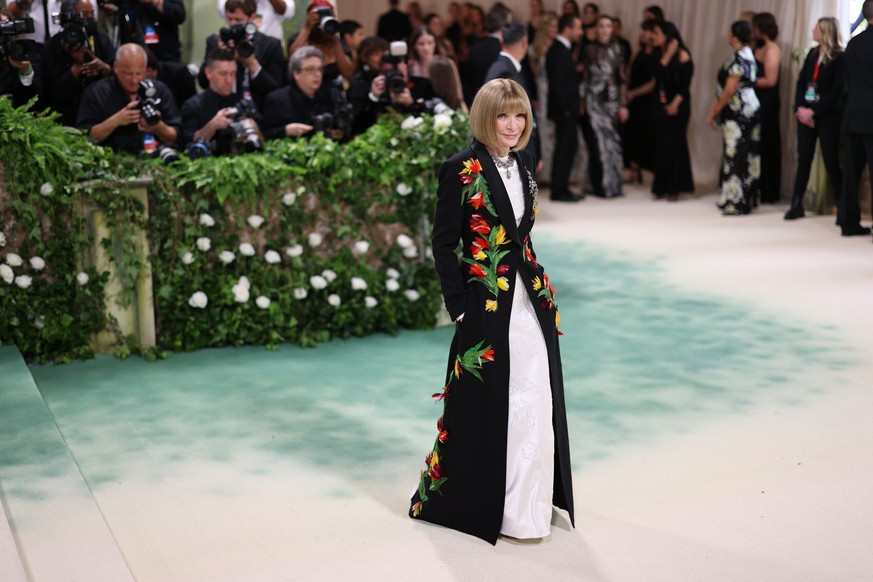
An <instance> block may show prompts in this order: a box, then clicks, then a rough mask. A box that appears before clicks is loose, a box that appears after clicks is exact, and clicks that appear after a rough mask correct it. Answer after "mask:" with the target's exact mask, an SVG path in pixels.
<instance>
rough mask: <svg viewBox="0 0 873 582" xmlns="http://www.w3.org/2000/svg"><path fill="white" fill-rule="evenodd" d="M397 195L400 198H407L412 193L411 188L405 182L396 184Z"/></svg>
mask: <svg viewBox="0 0 873 582" xmlns="http://www.w3.org/2000/svg"><path fill="white" fill-rule="evenodd" d="M397 193H398V194H400V195H401V196H408V195H409V194H411V193H412V187H411V186H409V185H408V184H407V183H406V182H400V183H399V184H397Z"/></svg>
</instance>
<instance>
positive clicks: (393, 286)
mask: <svg viewBox="0 0 873 582" xmlns="http://www.w3.org/2000/svg"><path fill="white" fill-rule="evenodd" d="M385 288H386V289H388V290H389V291H391V292H392V293H394V292H395V291H399V290H400V283H398V282H397V281H395V280H394V279H388V280H387V281H385Z"/></svg>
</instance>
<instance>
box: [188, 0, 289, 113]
mask: <svg viewBox="0 0 873 582" xmlns="http://www.w3.org/2000/svg"><path fill="white" fill-rule="evenodd" d="M224 13H225V17H226V21H227V26H228V28H231V27H233V26H234V25H240V24H246V23H249V22H253V23H254V22H255V17H256V16H257V4H256V3H255V0H227V2H226V3H225V5H224ZM247 40H248V41H251V43H252V44H253V45H254V49H255V50H254V54H251V55H248V56H244V55H242V54H240V52H241V51H240V48H242V45H243V42H239V43H234V42H231V43H230V45H229V44H227V43H225V42H224V41H222V40H221V38H220V37H219V35H217V34H212V35H209V37H208V38H207V39H206V52H205V53H204V54H207V55H208V54H210V53H211V52H212V51H213V50H215V49H216V48H223V49H228V50H231V51H233V52H234V54H235V55H236V62H237V69H236V87H235V88H234V93H236V94H238V95H239V96H240V98H243V99H248V100H249V101H252V102H253V103H254V104H255V106H257V108H258V110H259V111H263V106H264V101H265V100H266V98H267V94H268V93H270V91H273V90H275V89H278V88H279V87H282V86H283V85H285V68H286V66H287V64H286V62H285V56H284V54H283V52H282V43H281V42H280V41H279V40H277V39H275V38H273V37H272V36H267V35H265V34H263V33H261V32H255V33H254V34H251V35H248V39H247ZM197 80H198V81H199V83H200V86H201V87H202V88H203V89H206V88H207V87H209V80H208V79H207V78H206V63H205V62H204V63H203V65H202V66H201V67H200V73H199V75H198V77H197Z"/></svg>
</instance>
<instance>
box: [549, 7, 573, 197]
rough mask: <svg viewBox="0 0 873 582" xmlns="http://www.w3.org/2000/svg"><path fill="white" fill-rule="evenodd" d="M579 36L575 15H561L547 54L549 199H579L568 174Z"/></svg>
mask: <svg viewBox="0 0 873 582" xmlns="http://www.w3.org/2000/svg"><path fill="white" fill-rule="evenodd" d="M581 36H582V20H581V19H580V18H579V17H578V16H576V15H575V14H564V15H563V16H561V18H560V20H558V35H557V36H556V37H555V42H553V43H552V46H551V47H549V51H548V52H547V53H546V74H547V76H548V79H549V101H548V109H547V113H548V116H549V119H551V120H552V121H554V122H555V153H554V159H553V160H552V200H556V201H559V202H576V201H578V200H581V197H580V196H576V195H575V194H573V193H572V192H570V188H569V182H570V171H571V170H572V166H573V159H574V158H575V157H576V150H577V149H578V148H579V138H578V136H577V134H576V132H577V129H576V127H577V125H578V123H579V111H580V106H581V101H580V99H579V75H578V73H577V72H576V62H575V61H574V60H573V51H572V49H571V47H572V46H573V43H575V42H579V38H580V37H581Z"/></svg>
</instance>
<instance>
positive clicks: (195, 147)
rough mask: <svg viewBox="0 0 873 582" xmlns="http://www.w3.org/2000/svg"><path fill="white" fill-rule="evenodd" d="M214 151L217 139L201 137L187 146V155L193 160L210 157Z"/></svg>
mask: <svg viewBox="0 0 873 582" xmlns="http://www.w3.org/2000/svg"><path fill="white" fill-rule="evenodd" d="M214 151H215V141H214V140H208V139H206V138H205V137H201V138H197V139H195V140H194V141H192V142H191V143H189V144H188V147H187V148H185V155H187V156H188V157H189V158H191V159H192V160H199V159H200V158H208V157H209V156H211V155H212V152H214Z"/></svg>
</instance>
